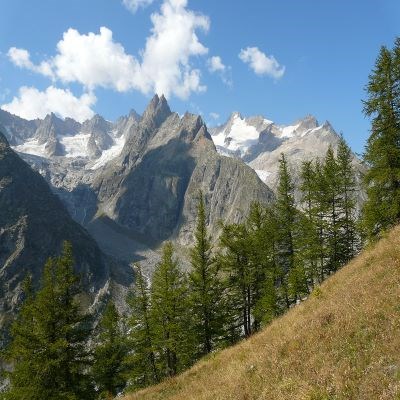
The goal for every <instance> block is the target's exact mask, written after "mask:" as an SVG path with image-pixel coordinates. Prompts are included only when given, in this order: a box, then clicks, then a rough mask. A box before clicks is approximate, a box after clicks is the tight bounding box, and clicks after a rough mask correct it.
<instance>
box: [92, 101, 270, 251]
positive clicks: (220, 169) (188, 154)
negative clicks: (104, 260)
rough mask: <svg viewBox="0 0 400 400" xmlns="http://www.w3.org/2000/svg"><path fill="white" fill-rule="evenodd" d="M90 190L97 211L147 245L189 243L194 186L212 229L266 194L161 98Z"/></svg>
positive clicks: (199, 124) (199, 126) (196, 123)
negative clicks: (95, 195)
mask: <svg viewBox="0 0 400 400" xmlns="http://www.w3.org/2000/svg"><path fill="white" fill-rule="evenodd" d="M92 187H93V188H94V190H95V192H96V193H98V199H99V210H100V214H101V215H107V216H108V217H109V218H110V219H112V220H113V221H115V222H116V223H118V224H119V225H120V226H122V227H124V228H125V229H128V230H129V231H131V232H133V233H134V234H136V235H137V236H138V237H142V238H146V241H148V242H150V243H152V244H157V243H161V242H162V241H164V240H167V239H171V238H174V239H176V240H177V241H178V242H180V243H182V244H188V243H190V241H191V239H192V232H193V224H194V220H195V215H196V202H197V196H198V192H199V191H200V190H201V191H202V193H203V194H204V196H205V198H206V203H207V208H208V210H209V215H208V222H209V225H210V227H214V229H216V228H215V227H216V226H217V221H218V220H220V219H224V220H227V221H231V222H234V221H236V222H237V221H239V220H241V219H243V216H244V215H245V214H246V213H247V211H248V208H249V205H250V203H251V201H256V200H259V201H262V202H268V201H270V200H271V199H272V193H271V191H270V190H269V189H268V188H267V187H266V186H265V185H264V184H262V182H261V181H260V180H259V179H258V177H257V176H256V174H255V173H254V172H253V171H252V170H251V169H250V168H248V167H247V166H245V165H244V164H243V163H242V162H240V161H237V160H233V159H229V158H226V157H222V156H220V155H218V153H217V151H216V149H215V146H214V143H213V141H212V139H211V136H210V134H209V133H208V131H207V128H206V126H205V124H204V122H203V121H202V119H201V118H200V117H199V116H196V115H192V114H188V113H186V114H185V115H184V116H183V117H182V118H180V117H179V115H178V114H176V113H172V112H171V111H170V109H169V107H168V104H167V102H166V100H165V98H164V97H163V96H162V97H161V98H159V97H158V96H155V97H154V98H153V100H152V101H151V103H150V104H149V106H148V108H147V109H146V111H145V112H144V114H143V117H142V119H141V121H140V122H139V124H138V126H136V127H135V128H134V130H133V131H132V132H131V134H130V137H129V139H128V140H127V142H126V144H125V146H124V148H123V150H122V152H121V155H120V156H119V157H118V158H117V159H116V160H114V161H113V162H112V163H110V164H109V165H107V166H106V167H105V168H104V170H103V171H102V173H101V174H98V175H97V176H96V177H95V179H94V182H93V185H92ZM214 233H215V232H214Z"/></svg>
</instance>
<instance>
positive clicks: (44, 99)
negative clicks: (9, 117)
mask: <svg viewBox="0 0 400 400" xmlns="http://www.w3.org/2000/svg"><path fill="white" fill-rule="evenodd" d="M95 103H96V97H95V96H94V95H93V94H90V93H85V94H83V95H82V96H81V97H75V96H74V95H73V93H72V92H71V91H69V90H64V89H58V88H56V87H54V86H49V87H48V88H47V89H46V90H45V91H43V92H42V91H40V90H38V89H36V88H34V87H26V86H23V87H21V88H20V89H19V94H18V96H16V97H14V98H13V100H12V101H11V102H10V103H8V104H3V105H2V106H1V108H2V109H4V110H6V111H8V112H10V113H12V114H15V115H19V116H20V117H22V118H25V119H35V118H44V117H45V116H46V115H47V114H49V113H51V112H54V113H55V114H58V115H59V116H60V117H62V118H65V117H71V118H74V119H75V120H77V121H80V122H83V121H84V120H86V119H88V118H91V117H92V116H93V115H94V111H93V110H92V108H91V107H92V106H93V105H94V104H95Z"/></svg>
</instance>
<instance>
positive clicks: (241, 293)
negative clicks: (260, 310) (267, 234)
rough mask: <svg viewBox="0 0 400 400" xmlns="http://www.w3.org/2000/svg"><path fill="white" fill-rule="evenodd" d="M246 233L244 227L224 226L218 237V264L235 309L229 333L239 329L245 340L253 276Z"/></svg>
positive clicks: (249, 328) (249, 323)
mask: <svg viewBox="0 0 400 400" xmlns="http://www.w3.org/2000/svg"><path fill="white" fill-rule="evenodd" d="M248 238H249V236H248V230H247V228H246V226H245V224H227V225H223V229H222V233H221V236H220V244H221V247H222V252H221V254H220V255H219V262H220V263H221V265H222V268H223V270H224V271H225V273H226V283H225V286H226V289H227V292H228V295H227V296H228V299H229V300H230V303H229V304H228V307H229V308H230V309H231V310H234V313H233V315H232V316H231V319H230V330H231V331H232V332H235V331H236V329H237V328H239V327H240V326H241V327H242V330H243V334H244V336H245V337H248V336H250V335H251V334H252V333H253V329H252V307H253V305H254V301H253V290H252V288H253V281H254V274H253V270H252V268H251V263H250V249H249V245H250V244H249V240H248Z"/></svg>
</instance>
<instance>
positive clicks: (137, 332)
mask: <svg viewBox="0 0 400 400" xmlns="http://www.w3.org/2000/svg"><path fill="white" fill-rule="evenodd" d="M134 271H135V278H136V280H135V286H134V288H133V290H132V291H131V292H130V293H129V295H128V297H127V303H128V305H129V309H130V314H129V318H128V327H129V331H130V334H129V346H130V350H131V351H130V352H129V354H128V356H127V358H126V361H125V362H126V365H127V366H128V367H129V371H130V372H129V375H128V385H129V387H130V388H140V387H144V386H148V385H151V384H154V383H157V382H159V380H160V372H159V370H158V366H157V362H156V353H155V345H154V340H155V339H154V338H155V334H154V328H153V323H152V320H151V317H152V316H151V293H150V287H149V283H148V281H147V280H146V277H145V276H144V274H143V271H142V267H141V266H140V264H136V265H135V266H134Z"/></svg>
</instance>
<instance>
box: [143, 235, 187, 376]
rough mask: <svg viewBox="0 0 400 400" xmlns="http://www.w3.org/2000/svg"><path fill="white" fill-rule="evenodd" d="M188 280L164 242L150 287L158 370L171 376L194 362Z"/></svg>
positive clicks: (170, 245)
mask: <svg viewBox="0 0 400 400" xmlns="http://www.w3.org/2000/svg"><path fill="white" fill-rule="evenodd" d="M187 296H188V282H187V279H186V277H185V275H184V274H183V273H182V272H181V271H180V269H179V266H178V263H177V262H176V260H175V259H174V254H173V246H172V244H171V243H170V242H168V243H166V244H165V245H164V246H163V250H162V258H161V262H160V263H159V264H158V265H157V266H156V269H155V271H154V275H153V282H152V287H151V301H152V306H151V311H152V324H153V326H154V333H155V335H154V343H155V348H156V349H157V352H158V353H159V354H160V359H159V365H160V370H161V371H162V373H163V375H164V376H166V377H170V376H174V375H176V374H177V373H178V372H180V371H182V370H184V369H185V368H186V367H188V366H189V365H190V364H191V363H192V362H193V341H192V338H191V332H192V327H191V320H190V316H189V307H188V301H187Z"/></svg>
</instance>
